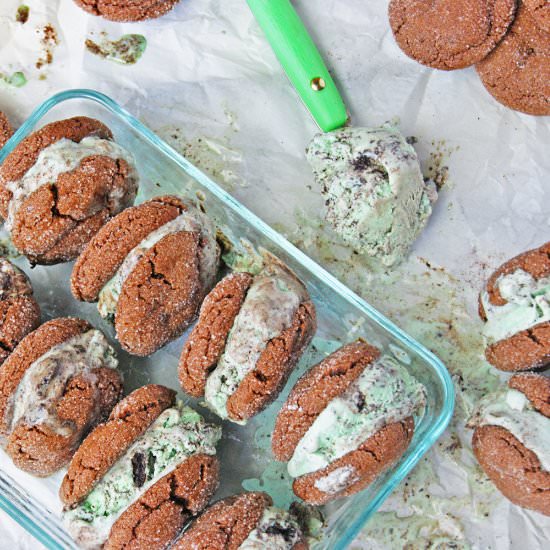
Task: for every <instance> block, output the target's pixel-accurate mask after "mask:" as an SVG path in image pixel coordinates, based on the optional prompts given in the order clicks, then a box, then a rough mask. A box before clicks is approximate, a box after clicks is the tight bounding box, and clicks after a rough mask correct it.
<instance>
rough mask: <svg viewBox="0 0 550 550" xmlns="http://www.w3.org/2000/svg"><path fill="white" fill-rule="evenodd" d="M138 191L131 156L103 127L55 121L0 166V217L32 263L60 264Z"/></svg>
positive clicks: (80, 121) (90, 121) (93, 122)
mask: <svg viewBox="0 0 550 550" xmlns="http://www.w3.org/2000/svg"><path fill="white" fill-rule="evenodd" d="M137 187H138V177H137V172H136V170H135V166H134V159H133V157H132V155H131V154H130V153H129V152H128V151H126V150H125V149H123V148H122V147H121V146H120V145H118V144H117V143H116V142H115V141H113V136H112V134H111V131H110V130H109V129H108V128H107V127H106V126H105V125H104V124H102V123H101V122H99V121H98V120H94V119H91V118H87V117H75V118H71V119H67V120H60V121H57V122H52V123H51V124H48V125H46V126H44V127H43V128H41V129H40V130H37V131H36V132H34V133H32V134H31V135H30V136H28V137H27V138H25V139H24V140H23V141H22V142H21V143H19V144H18V145H17V147H16V148H15V149H14V150H13V151H12V152H11V153H10V154H9V155H8V156H7V158H6V160H5V161H4V162H3V163H2V165H1V166H0V215H1V216H2V217H3V218H4V219H5V220H6V227H7V228H8V229H9V231H10V233H11V238H12V241H13V244H14V245H15V247H16V248H17V249H18V250H19V251H20V252H21V253H23V254H25V255H26V256H27V257H28V258H29V259H30V260H31V261H32V262H35V263H43V264H53V263H59V262H65V261H69V260H72V259H73V258H75V257H76V256H77V255H78V254H79V253H80V252H81V250H82V249H83V248H84V246H85V245H86V243H87V242H88V241H89V240H90V239H91V238H92V236H93V235H94V234H95V233H96V232H97V231H98V230H99V228H100V227H101V226H102V225H103V224H104V223H105V222H106V221H107V220H108V219H109V218H110V217H111V216H113V215H115V214H117V213H118V212H120V211H121V210H123V209H124V208H126V207H127V206H129V205H130V204H132V203H133V201H134V198H135V196H136V192H137Z"/></svg>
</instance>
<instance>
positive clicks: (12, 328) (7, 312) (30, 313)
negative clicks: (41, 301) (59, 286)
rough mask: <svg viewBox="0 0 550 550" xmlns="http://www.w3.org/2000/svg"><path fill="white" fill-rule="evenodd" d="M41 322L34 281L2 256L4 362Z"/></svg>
mask: <svg viewBox="0 0 550 550" xmlns="http://www.w3.org/2000/svg"><path fill="white" fill-rule="evenodd" d="M39 324H40V307H39V306H38V304H37V303H36V300H35V299H34V298H33V296H32V286H31V283H30V281H29V280H28V279H27V276H26V275H25V274H24V273H23V272H22V271H21V270H20V269H19V268H18V267H17V266H15V265H13V264H12V263H11V262H10V261H9V260H8V259H7V258H0V365H2V363H3V362H4V360H5V359H6V358H7V357H8V355H9V354H10V353H11V352H12V351H13V348H14V347H15V346H16V345H17V344H18V343H19V342H20V341H21V340H22V339H23V338H24V337H25V336H26V335H27V334H28V333H29V332H31V331H32V330H34V329H35V328H36V327H37V326H38V325H39Z"/></svg>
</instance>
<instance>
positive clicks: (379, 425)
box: [271, 341, 425, 505]
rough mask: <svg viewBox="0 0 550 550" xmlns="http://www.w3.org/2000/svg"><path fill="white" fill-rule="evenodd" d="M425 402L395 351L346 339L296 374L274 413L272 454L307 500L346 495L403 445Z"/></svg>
mask: <svg viewBox="0 0 550 550" xmlns="http://www.w3.org/2000/svg"><path fill="white" fill-rule="evenodd" d="M424 402H425V390H424V388H423V387H422V386H421V385H420V384H419V383H418V382H417V381H416V380H415V379H414V378H413V377H412V376H411V375H410V374H409V373H408V372H407V370H406V369H405V368H404V367H403V366H402V365H400V364H398V363H397V361H396V360H395V359H393V358H392V357H390V356H387V355H384V356H382V357H381V356H380V352H379V350H378V349H376V348H374V347H372V346H370V345H368V344H366V343H365V342H362V341H357V342H354V343H351V344H347V345H345V346H343V347H342V348H340V349H338V350H337V351H335V352H334V353H333V354H331V355H330V356H328V357H327V358H326V359H324V360H323V361H321V362H320V363H319V364H317V365H316V366H314V367H312V368H311V369H310V370H309V371H308V372H307V373H306V374H304V375H303V376H302V377H301V378H300V380H298V382H297V383H296V385H295V386H294V388H293V389H292V391H291V392H290V395H289V396H288V399H287V401H286V402H285V404H284V405H283V407H282V408H281V410H280V412H279V414H278V416H277V420H276V423H275V429H274V430H273V436H272V440H271V442H272V449H273V454H274V455H275V458H276V459H277V460H281V461H288V471H289V473H290V475H291V476H292V477H294V478H295V480H294V483H293V490H294V493H295V494H296V495H297V496H299V497H300V498H301V499H303V500H305V501H306V502H309V503H311V504H316V505H319V504H325V503H327V502H329V501H331V500H334V499H336V498H340V497H344V496H349V495H352V494H354V493H356V492H358V491H360V490H362V489H364V488H365V487H366V486H367V485H369V484H370V483H372V481H373V480H374V479H375V478H376V477H377V476H378V475H379V474H380V473H381V472H383V471H384V470H386V469H387V468H389V467H390V466H391V465H392V464H394V463H395V462H396V461H397V460H398V459H399V458H400V457H401V455H402V454H403V453H404V452H405V450H406V449H407V447H408V445H409V443H410V441H411V438H412V435H413V432H414V419H413V415H414V413H416V412H418V411H419V410H420V409H421V408H422V407H423V405H424ZM343 427H347V431H346V430H344V429H343Z"/></svg>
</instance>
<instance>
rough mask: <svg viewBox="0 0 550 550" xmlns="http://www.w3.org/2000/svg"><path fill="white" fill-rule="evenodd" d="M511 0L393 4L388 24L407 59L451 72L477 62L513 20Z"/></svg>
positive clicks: (403, 0)
mask: <svg viewBox="0 0 550 550" xmlns="http://www.w3.org/2000/svg"><path fill="white" fill-rule="evenodd" d="M515 13H516V0H412V1H411V0H392V1H391V2H390V5H389V17H390V25H391V28H392V31H393V34H394V36H395V39H396V41H397V44H398V45H399V47H400V48H401V49H402V50H403V52H404V53H406V54H407V55H408V56H409V57H412V58H413V59H415V60H416V61H418V62H419V63H422V64H423V65H428V66H429V67H433V68H435V69H443V70H453V69H461V68H463V67H468V66H470V65H473V64H475V63H477V62H478V61H481V60H482V59H483V58H485V57H486V56H487V55H488V54H489V52H491V50H493V49H494V47H495V46H496V45H497V44H498V43H499V42H500V41H501V40H502V38H503V37H504V35H505V34H506V31H507V30H508V28H509V27H510V25H511V24H512V21H513V20H514V15H515Z"/></svg>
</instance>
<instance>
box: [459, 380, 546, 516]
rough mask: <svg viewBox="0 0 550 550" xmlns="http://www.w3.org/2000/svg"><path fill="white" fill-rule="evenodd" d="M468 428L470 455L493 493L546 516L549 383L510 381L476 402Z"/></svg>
mask: <svg viewBox="0 0 550 550" xmlns="http://www.w3.org/2000/svg"><path fill="white" fill-rule="evenodd" d="M468 426H469V427H470V428H474V430H475V431H474V435H473V439H472V445H473V450H474V454H475V456H476V458H477V460H478V461H479V464H480V465H481V467H482V468H483V470H484V471H485V473H486V474H487V475H488V476H489V478H491V480H492V481H493V483H494V484H495V485H496V487H497V489H498V490H499V491H500V492H501V493H502V494H503V495H504V496H505V497H506V498H508V499H509V500H511V501H512V502H513V503H514V504H517V505H518V506H522V507H524V508H529V509H532V510H536V511H538V512H540V513H541V514H545V515H547V516H550V441H549V439H548V434H549V433H550V379H549V378H546V377H545V376H543V375H540V374H534V373H522V374H516V375H514V376H512V378H511V379H510V380H509V383H508V388H504V389H502V390H500V391H498V392H495V393H494V394H491V395H487V396H486V397H484V398H483V399H482V400H481V402H480V403H479V404H478V406H477V408H476V410H475V411H474V414H473V416H472V418H471V419H470V421H469V423H468Z"/></svg>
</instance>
